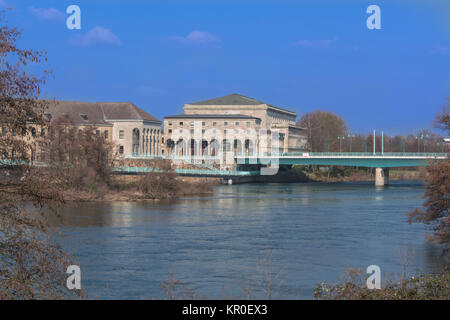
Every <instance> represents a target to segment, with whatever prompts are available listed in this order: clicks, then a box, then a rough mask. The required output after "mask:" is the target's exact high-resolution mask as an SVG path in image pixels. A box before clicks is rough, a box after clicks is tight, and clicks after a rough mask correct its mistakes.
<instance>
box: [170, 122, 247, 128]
mask: <svg viewBox="0 0 450 320" xmlns="http://www.w3.org/2000/svg"><path fill="white" fill-rule="evenodd" d="M178 124H179V125H180V126H183V125H184V122H183V121H180V122H179V123H178ZM168 125H169V126H171V125H172V121H169V122H168ZM212 125H213V127H215V126H216V125H217V122H215V121H214V122H213V123H212ZM223 125H224V126H228V121H224V122H223ZM234 125H235V126H236V127H238V126H239V122H235V123H234ZM251 125H252V123H251V122H250V121H248V122H247V127H250V126H251ZM191 126H194V121H191ZM202 126H206V122H205V121H203V122H202Z"/></svg>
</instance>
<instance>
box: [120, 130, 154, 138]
mask: <svg viewBox="0 0 450 320" xmlns="http://www.w3.org/2000/svg"><path fill="white" fill-rule="evenodd" d="M145 130H147V134H148V132H150V134H155V133H156V134H157V135H158V134H159V133H160V131H159V130H156V129H150V131H149V129H144V135H146V133H145ZM119 139H125V130H119Z"/></svg>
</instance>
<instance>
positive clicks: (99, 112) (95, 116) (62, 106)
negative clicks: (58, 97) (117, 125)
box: [45, 101, 160, 125]
mask: <svg viewBox="0 0 450 320" xmlns="http://www.w3.org/2000/svg"><path fill="white" fill-rule="evenodd" d="M45 113H49V114H50V115H51V119H53V120H54V119H56V118H59V117H61V116H68V117H69V118H70V119H71V120H72V121H73V123H74V124H75V125H111V123H110V122H108V121H112V120H131V121H133V120H142V121H156V122H160V121H159V120H158V119H156V118H155V117H153V116H152V115H150V114H148V113H147V112H145V111H144V110H142V109H141V108H139V107H137V106H136V105H134V104H132V103H130V102H73V101H56V102H51V103H49V106H48V109H47V110H46V111H45Z"/></svg>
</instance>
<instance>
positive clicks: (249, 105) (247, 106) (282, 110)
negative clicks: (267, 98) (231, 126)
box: [184, 102, 297, 117]
mask: <svg viewBox="0 0 450 320" xmlns="http://www.w3.org/2000/svg"><path fill="white" fill-rule="evenodd" d="M186 106H192V107H193V108H198V109H201V108H202V107H205V106H235V107H244V106H245V107H246V108H251V107H258V106H265V107H266V109H273V110H277V111H280V112H283V113H288V114H290V115H292V116H295V117H297V112H295V111H290V110H287V109H283V108H280V107H276V106H274V105H271V104H268V103H264V102H263V103H261V104H190V103H185V104H184V107H186Z"/></svg>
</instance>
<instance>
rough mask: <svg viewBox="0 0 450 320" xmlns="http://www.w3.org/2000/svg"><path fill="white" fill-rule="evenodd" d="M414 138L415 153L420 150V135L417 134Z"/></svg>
mask: <svg viewBox="0 0 450 320" xmlns="http://www.w3.org/2000/svg"><path fill="white" fill-rule="evenodd" d="M416 140H417V153H419V152H420V136H419V135H417V136H416Z"/></svg>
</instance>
